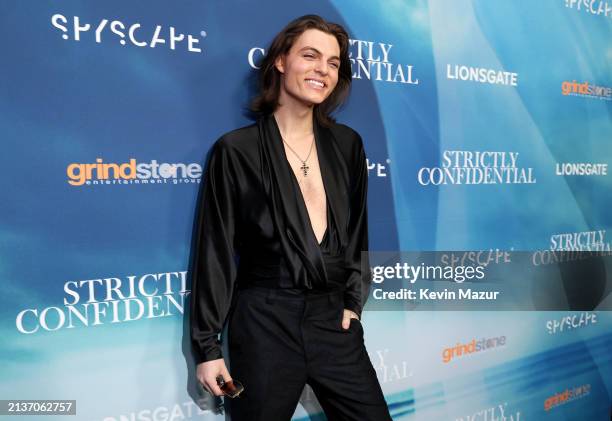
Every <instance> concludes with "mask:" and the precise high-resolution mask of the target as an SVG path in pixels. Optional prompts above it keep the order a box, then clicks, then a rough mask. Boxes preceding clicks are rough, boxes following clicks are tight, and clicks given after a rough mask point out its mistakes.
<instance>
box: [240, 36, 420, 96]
mask: <svg viewBox="0 0 612 421" xmlns="http://www.w3.org/2000/svg"><path fill="white" fill-rule="evenodd" d="M392 48H393V45H392V44H386V43H383V42H374V41H364V40H359V39H349V57H350V60H351V65H352V66H351V67H352V70H353V79H367V80H373V81H377V82H388V83H400V84H405V85H418V84H419V79H418V78H417V77H416V76H415V75H414V73H413V70H414V66H412V65H411V64H402V63H394V62H393V61H392V57H391V56H392V53H391V49H392ZM265 54H266V50H265V49H264V48H261V47H253V48H251V49H250V50H249V52H248V55H247V61H248V63H249V66H251V67H252V68H253V69H259V67H258V66H257V64H256V62H257V61H258V60H259V59H261V58H262V57H263V56H264V55H265Z"/></svg>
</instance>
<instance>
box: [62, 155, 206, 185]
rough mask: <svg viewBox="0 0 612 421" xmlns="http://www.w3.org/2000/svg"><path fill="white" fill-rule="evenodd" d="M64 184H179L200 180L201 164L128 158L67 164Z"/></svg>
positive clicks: (99, 159)
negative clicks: (141, 160) (115, 161)
mask: <svg viewBox="0 0 612 421" xmlns="http://www.w3.org/2000/svg"><path fill="white" fill-rule="evenodd" d="M66 175H67V176H68V184H70V185H71V186H83V185H85V186H90V185H99V184H183V183H200V178H201V176H202V166H201V165H200V164H198V163H195V162H192V163H190V164H185V163H173V164H169V163H165V162H164V163H161V164H160V163H158V162H157V160H155V159H154V160H152V161H150V162H140V163H137V162H136V159H135V158H131V159H130V160H129V161H128V162H125V163H111V162H103V160H102V158H97V159H96V163H95V164H84V163H71V164H68V166H67V167H66Z"/></svg>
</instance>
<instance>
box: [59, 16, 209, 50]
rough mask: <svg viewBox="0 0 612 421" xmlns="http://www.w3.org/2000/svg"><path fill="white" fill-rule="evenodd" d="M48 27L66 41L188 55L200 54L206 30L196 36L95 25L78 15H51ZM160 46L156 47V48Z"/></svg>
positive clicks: (117, 23) (138, 27) (166, 29)
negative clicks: (179, 50)
mask: <svg viewBox="0 0 612 421" xmlns="http://www.w3.org/2000/svg"><path fill="white" fill-rule="evenodd" d="M51 25H53V27H54V28H55V29H56V30H58V31H59V32H60V33H61V34H62V38H63V39H65V40H70V41H77V42H79V41H81V38H83V40H85V41H92V40H93V41H95V42H96V43H97V44H101V43H102V42H104V43H118V44H120V45H128V44H130V45H133V46H135V47H140V48H169V49H170V50H172V51H174V50H177V48H179V49H182V50H185V51H187V52H189V53H201V52H202V49H201V48H199V47H198V46H197V45H198V44H199V43H200V38H204V37H206V31H201V32H200V34H199V35H193V34H184V33H181V32H179V31H177V30H176V28H175V27H173V26H168V27H165V26H162V25H156V26H155V28H143V27H142V25H141V24H140V23H129V24H128V23H124V22H122V21H120V20H112V21H109V20H108V19H101V20H99V21H96V22H91V23H89V22H82V21H81V18H79V17H78V16H72V17H66V16H64V15H62V14H59V13H57V14H55V15H53V16H51ZM158 46H160V47H158Z"/></svg>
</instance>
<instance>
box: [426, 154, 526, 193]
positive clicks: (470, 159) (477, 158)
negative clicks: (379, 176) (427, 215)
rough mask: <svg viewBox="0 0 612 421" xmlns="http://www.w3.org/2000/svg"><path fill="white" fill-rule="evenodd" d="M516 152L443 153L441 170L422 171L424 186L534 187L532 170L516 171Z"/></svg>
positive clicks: (518, 169)
mask: <svg viewBox="0 0 612 421" xmlns="http://www.w3.org/2000/svg"><path fill="white" fill-rule="evenodd" d="M518 156H519V153H518V152H493V151H444V152H443V153H442V166H441V167H422V168H420V169H419V172H418V174H417V180H418V182H419V184H421V185H423V186H427V185H434V186H439V185H440V184H534V183H535V182H536V179H535V177H534V175H533V168H522V167H518V165H517V162H518Z"/></svg>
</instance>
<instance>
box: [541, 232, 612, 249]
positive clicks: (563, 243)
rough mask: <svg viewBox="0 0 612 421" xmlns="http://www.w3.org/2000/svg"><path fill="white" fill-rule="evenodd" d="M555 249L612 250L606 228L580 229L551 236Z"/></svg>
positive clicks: (551, 244)
mask: <svg viewBox="0 0 612 421" xmlns="http://www.w3.org/2000/svg"><path fill="white" fill-rule="evenodd" d="M550 250H553V251H611V247H610V243H608V242H606V230H597V231H580V232H569V233H563V234H553V235H551V236H550Z"/></svg>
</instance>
